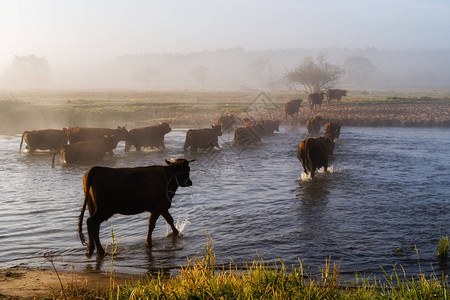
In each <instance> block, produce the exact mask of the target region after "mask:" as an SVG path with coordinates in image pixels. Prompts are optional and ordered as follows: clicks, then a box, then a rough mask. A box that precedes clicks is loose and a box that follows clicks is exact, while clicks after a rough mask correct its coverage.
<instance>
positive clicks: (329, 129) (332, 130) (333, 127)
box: [324, 122, 342, 140]
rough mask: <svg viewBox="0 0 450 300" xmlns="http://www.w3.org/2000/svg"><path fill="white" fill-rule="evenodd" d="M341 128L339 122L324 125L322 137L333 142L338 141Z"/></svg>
mask: <svg viewBox="0 0 450 300" xmlns="http://www.w3.org/2000/svg"><path fill="white" fill-rule="evenodd" d="M341 126H342V124H341V123H340V122H329V123H325V126H324V135H326V136H329V137H331V138H332V139H333V140H334V139H338V138H339V135H340V134H341Z"/></svg>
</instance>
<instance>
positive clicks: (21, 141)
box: [19, 131, 27, 154]
mask: <svg viewBox="0 0 450 300" xmlns="http://www.w3.org/2000/svg"><path fill="white" fill-rule="evenodd" d="M25 133H27V132H26V131H24V132H23V133H22V139H21V140H20V147H19V154H20V153H21V152H22V143H23V137H24V136H25Z"/></svg>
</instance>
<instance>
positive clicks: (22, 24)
mask: <svg viewBox="0 0 450 300" xmlns="http://www.w3.org/2000/svg"><path fill="white" fill-rule="evenodd" d="M0 3H1V5H0V43H1V46H0V64H2V63H3V64H4V63H5V62H10V61H11V60H12V58H13V56H14V55H15V54H17V55H28V54H35V55H38V56H46V57H47V58H48V59H49V61H50V62H57V63H61V62H63V61H68V62H70V63H76V62H80V61H83V60H88V61H95V60H100V59H109V58H113V57H116V56H118V55H122V54H141V53H149V52H150V53H166V52H181V53H186V52H191V51H201V50H203V49H207V50H215V49H217V48H231V47H236V46H241V47H243V48H244V49H246V50H263V49H273V48H324V47H350V48H365V47H376V48H379V49H435V48H439V49H450V1H448V0H373V1H372V0H341V1H337V0H297V1H287V0H279V1H275V0H273V1H267V0H263V1H244V0H230V1H220V0H202V1H170V0H169V1H137V0H136V1H125V0H123V1H111V0H110V1H96V0H89V1H74V0H70V1H62V0H59V1H13V0H11V1H3V0H1V2H0Z"/></svg>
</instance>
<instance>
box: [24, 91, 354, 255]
mask: <svg viewBox="0 0 450 300" xmlns="http://www.w3.org/2000/svg"><path fill="white" fill-rule="evenodd" d="M338 91H342V92H340V93H337V94H333V93H331V92H330V91H329V90H327V91H326V92H325V93H315V94H311V95H309V96H308V101H309V102H310V107H311V109H313V105H320V104H321V101H322V99H323V96H324V95H327V98H328V101H330V100H331V99H336V101H339V100H340V97H342V96H343V95H344V96H345V92H346V91H344V90H338ZM301 101H302V100H301V99H296V100H292V101H289V102H287V103H286V104H285V116H286V117H287V116H288V115H290V116H291V117H294V116H296V115H297V114H298V110H299V107H300V103H301ZM280 122H281V121H280V120H270V119H266V120H252V119H248V118H244V119H242V120H241V119H239V118H237V117H236V116H235V115H233V114H223V115H221V116H219V117H218V118H217V120H216V124H214V125H212V127H211V128H203V129H189V130H188V131H187V132H186V140H185V144H184V147H183V149H184V151H185V152H186V151H190V152H191V153H195V152H197V151H198V150H199V149H208V148H214V147H219V144H218V137H219V136H221V135H222V132H234V138H233V147H237V148H246V147H248V146H250V145H255V144H259V143H261V138H262V137H264V136H270V135H273V134H274V131H279V126H280ZM322 122H323V120H322V118H321V117H319V116H315V117H314V118H312V119H310V120H308V121H307V122H306V127H307V130H308V133H309V134H311V135H313V136H315V137H309V138H306V139H304V140H303V141H301V142H300V144H299V145H298V149H297V157H298V159H299V160H300V162H301V163H302V165H303V170H304V172H305V173H306V174H308V171H310V173H311V178H313V177H314V174H315V171H316V170H317V169H319V168H322V167H323V168H324V170H325V171H326V170H327V168H328V161H329V157H330V156H331V155H332V154H333V152H334V140H335V139H336V138H339V134H340V128H341V124H340V123H339V122H328V123H326V124H325V125H324V135H323V136H321V137H317V135H319V132H320V128H321V124H322ZM170 131H171V128H170V126H169V124H168V123H165V122H162V123H160V124H158V125H153V126H147V127H142V128H136V129H131V130H129V131H128V130H127V129H126V128H124V127H118V128H116V129H109V128H86V127H69V128H64V129H62V130H56V129H45V130H34V131H25V132H24V133H23V134H22V139H21V142H20V148H19V153H20V152H21V150H22V144H23V141H24V140H25V142H26V143H27V146H26V149H28V151H29V153H33V152H34V151H35V150H56V152H54V154H53V157H52V166H54V160H55V155H56V154H58V153H61V155H62V157H63V159H64V160H65V162H66V163H75V162H79V161H98V160H101V159H103V158H104V156H105V155H106V154H109V155H113V154H114V153H113V150H114V149H115V148H116V147H117V144H118V143H119V142H120V141H125V152H128V151H130V149H131V147H132V146H134V147H135V148H136V151H140V150H141V148H142V147H154V148H163V149H164V148H165V145H164V136H165V135H166V134H167V133H169V132H170ZM190 162H191V161H188V160H186V159H176V160H166V164H167V165H166V166H147V167H136V168H108V167H99V166H96V167H93V168H91V169H90V170H89V171H88V172H86V174H85V175H84V178H83V186H84V194H85V200H84V204H83V207H82V211H81V214H80V216H79V222H78V233H79V236H80V240H81V242H82V243H83V244H86V241H85V238H84V235H83V233H82V223H83V216H84V211H85V209H86V206H87V207H88V209H89V214H90V217H89V218H88V219H87V227H88V236H89V241H88V243H87V248H88V249H87V251H86V254H87V255H88V257H90V256H91V255H92V253H93V251H94V249H95V248H97V254H98V255H99V256H103V255H104V254H105V251H104V249H103V247H102V245H101V243H100V239H99V230H100V224H101V223H102V222H104V221H106V220H108V219H109V218H110V217H111V216H112V215H114V214H116V213H119V214H124V215H133V214H138V213H141V212H144V211H148V212H150V219H149V226H148V233H147V239H146V243H147V245H149V246H151V243H152V242H151V235H152V232H153V229H154V228H155V223H156V220H157V219H158V217H159V216H160V215H162V216H163V217H164V219H165V220H166V221H167V223H168V224H169V225H170V226H171V228H172V230H173V234H174V236H177V235H178V230H177V229H176V228H175V226H174V223H173V218H172V216H171V215H170V213H169V208H170V206H171V202H172V198H173V197H174V195H175V192H176V190H177V189H178V187H180V186H181V187H188V186H191V185H192V181H191V179H190V178H189V171H190V167H189V163H190Z"/></svg>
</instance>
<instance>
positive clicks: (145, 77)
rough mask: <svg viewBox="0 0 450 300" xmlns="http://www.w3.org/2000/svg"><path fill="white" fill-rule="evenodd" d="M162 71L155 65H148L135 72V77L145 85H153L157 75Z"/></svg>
mask: <svg viewBox="0 0 450 300" xmlns="http://www.w3.org/2000/svg"><path fill="white" fill-rule="evenodd" d="M160 73H161V71H160V69H159V68H158V67H155V66H146V67H144V68H142V69H138V70H136V71H135V72H134V76H133V77H134V79H136V80H137V81H139V82H140V83H143V84H145V85H151V84H152V83H153V80H154V79H155V77H156V76H158V75H159V74H160Z"/></svg>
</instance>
